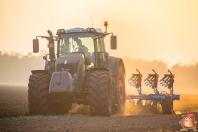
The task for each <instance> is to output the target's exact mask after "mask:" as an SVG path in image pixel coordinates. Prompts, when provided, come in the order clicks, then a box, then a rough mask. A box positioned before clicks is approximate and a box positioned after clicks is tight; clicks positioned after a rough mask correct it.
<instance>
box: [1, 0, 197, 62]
mask: <svg viewBox="0 0 198 132" xmlns="http://www.w3.org/2000/svg"><path fill="white" fill-rule="evenodd" d="M91 16H92V21H93V26H94V27H97V28H102V29H103V30H104V26H103V22H104V21H105V20H107V21H108V22H109V26H108V31H109V32H113V33H114V34H115V35H117V37H118V49H117V50H116V51H111V50H110V49H109V48H110V45H109V42H110V40H109V38H110V36H108V37H107V38H106V49H107V50H108V51H109V53H110V55H115V56H121V57H125V56H130V57H131V58H143V59H146V60H153V59H161V60H163V61H166V62H168V63H169V64H174V63H177V62H182V63H183V64H186V63H192V62H193V61H195V60H197V61H198V52H197V51H198V0H0V36H1V37H0V50H1V51H4V50H5V51H16V52H20V53H23V54H26V53H28V52H32V39H34V38H35V36H36V35H47V32H46V31H47V30H48V29H50V30H51V31H53V33H54V34H55V33H56V30H57V29H59V28H65V29H67V28H73V27H84V28H87V27H91V26H92V21H91ZM46 44H47V43H46V41H45V40H41V41H40V49H46Z"/></svg>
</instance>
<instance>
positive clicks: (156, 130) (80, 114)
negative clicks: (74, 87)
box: [0, 85, 198, 132]
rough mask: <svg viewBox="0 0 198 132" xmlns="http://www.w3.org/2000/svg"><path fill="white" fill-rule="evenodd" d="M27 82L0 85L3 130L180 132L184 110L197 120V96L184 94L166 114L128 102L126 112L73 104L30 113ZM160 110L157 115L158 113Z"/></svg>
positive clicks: (0, 122)
mask: <svg viewBox="0 0 198 132" xmlns="http://www.w3.org/2000/svg"><path fill="white" fill-rule="evenodd" d="M27 90H28V88H27V85H26V86H24V85H0V132H1V131H32V132H33V131H41V132H43V131H77V132H78V131H79V132H82V131H86V132H87V131H99V132H100V131H105V132H106V131H110V132H111V131H129V132H144V131H145V132H177V131H179V130H180V129H181V128H182V127H181V125H180V124H179V121H181V119H182V115H183V114H185V113H193V114H195V117H197V119H196V120H198V96H197V95H181V100H180V101H175V102H174V109H175V112H176V114H172V115H164V114H161V111H160V110H159V111H156V110H154V109H153V108H151V107H142V108H137V107H136V106H133V105H127V107H126V112H125V115H123V116H116V115H114V116H112V117H96V116H95V117H93V116H90V115H89V108H88V106H82V105H73V109H72V112H71V113H70V114H65V115H48V116H43V115H34V116H29V115H28V101H27ZM156 113H157V114H156Z"/></svg>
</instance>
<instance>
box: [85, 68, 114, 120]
mask: <svg viewBox="0 0 198 132" xmlns="http://www.w3.org/2000/svg"><path fill="white" fill-rule="evenodd" d="M87 81H88V82H87V83H88V88H89V92H88V99H89V108H90V115H92V116H111V110H112V91H111V78H110V75H109V72H108V71H101V70H99V71H91V72H90V73H89V75H88V80H87Z"/></svg>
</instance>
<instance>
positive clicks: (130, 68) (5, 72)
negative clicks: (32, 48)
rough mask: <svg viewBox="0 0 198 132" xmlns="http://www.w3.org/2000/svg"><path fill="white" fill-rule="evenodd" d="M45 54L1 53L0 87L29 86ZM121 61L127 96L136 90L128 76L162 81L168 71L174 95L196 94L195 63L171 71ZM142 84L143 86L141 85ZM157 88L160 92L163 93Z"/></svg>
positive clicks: (157, 62) (155, 63)
mask: <svg viewBox="0 0 198 132" xmlns="http://www.w3.org/2000/svg"><path fill="white" fill-rule="evenodd" d="M45 54H46V52H45V51H41V52H40V54H39V55H38V56H34V55H33V54H32V53H28V54H26V55H22V54H20V53H17V52H2V51H0V64H1V65H0V83H8V84H26V85H27V84H28V79H29V76H30V74H31V70H40V69H44V65H45V64H44V63H45V61H44V60H43V59H42V56H43V55H45ZM123 61H124V64H125V68H126V91H127V93H131V94H136V93H137V92H136V89H135V88H133V87H131V86H129V85H128V81H127V80H128V79H129V77H130V76H131V74H134V73H137V72H136V68H137V69H138V70H139V71H140V72H141V73H142V74H143V79H145V78H146V77H147V76H148V74H152V73H153V72H152V69H155V71H156V72H157V73H158V74H159V79H161V78H162V77H163V74H168V69H169V70H171V72H172V73H173V74H175V83H174V90H175V91H174V92H175V93H184V94H186V93H190V94H192V93H193V94H198V90H197V88H198V82H197V78H198V74H197V73H198V62H194V63H193V64H190V65H182V64H180V63H177V64H175V65H173V66H171V67H169V66H168V65H167V63H166V62H163V61H161V60H152V61H148V60H144V59H131V58H129V57H123ZM142 84H143V82H142ZM158 86H159V91H162V90H166V91H167V92H168V89H167V88H164V87H162V86H160V84H159V83H158ZM142 87H143V93H148V92H149V93H151V92H153V90H152V89H151V88H150V87H146V86H145V85H144V84H143V85H142Z"/></svg>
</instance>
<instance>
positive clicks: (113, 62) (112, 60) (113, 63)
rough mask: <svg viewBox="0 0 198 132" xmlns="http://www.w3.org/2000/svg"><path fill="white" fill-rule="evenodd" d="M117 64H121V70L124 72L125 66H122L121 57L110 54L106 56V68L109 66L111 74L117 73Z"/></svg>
mask: <svg viewBox="0 0 198 132" xmlns="http://www.w3.org/2000/svg"><path fill="white" fill-rule="evenodd" d="M119 65H121V66H122V68H123V72H124V74H125V67H124V63H123V61H122V59H121V58H116V57H112V56H109V57H108V68H109V71H110V74H111V76H114V75H117V74H118V72H119Z"/></svg>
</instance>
